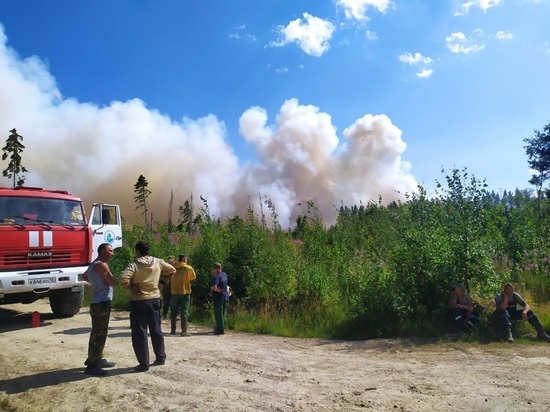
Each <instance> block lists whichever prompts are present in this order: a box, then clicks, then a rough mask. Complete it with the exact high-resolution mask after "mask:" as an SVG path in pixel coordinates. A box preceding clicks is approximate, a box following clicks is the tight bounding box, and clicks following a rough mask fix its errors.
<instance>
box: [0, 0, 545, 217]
mask: <svg viewBox="0 0 550 412" xmlns="http://www.w3.org/2000/svg"><path fill="white" fill-rule="evenodd" d="M548 16H550V1H548V0H471V1H465V0H456V1H455V0H437V1H426V0H424V1H421V0H407V1H399V0H395V1H389V0H339V1H334V0H315V1H300V2H297V1H285V0H264V1H260V2H259V1H248V0H247V1H244V0H243V1H241V0H234V1H213V0H201V1H176V0H159V1H144V0H133V1H131V0H117V1H108V0H98V1H93V2H92V1H87V2H84V1H81V2H74V1H69V0H58V1H55V2H44V1H40V0H18V1H15V0H12V1H3V2H1V3H0V25H1V30H2V32H3V34H0V37H2V39H0V49H1V50H0V92H1V93H0V94H1V95H2V96H3V97H0V109H2V110H0V126H1V128H0V130H4V131H5V136H6V137H7V135H8V130H10V129H11V128H13V127H17V129H18V131H19V132H20V133H21V134H22V135H23V136H24V138H25V141H24V142H25V144H26V146H27V149H26V152H25V156H24V163H25V160H26V162H27V168H28V169H29V170H30V172H29V174H28V176H27V183H29V184H37V185H42V186H48V187H50V186H55V187H56V188H68V189H70V190H71V191H74V192H75V193H78V194H80V195H82V196H83V197H84V198H85V199H87V200H89V201H92V200H98V197H99V198H100V199H99V200H101V201H116V202H119V203H123V204H124V203H125V202H126V201H127V200H126V199H128V198H130V199H131V196H132V190H133V184H134V183H135V181H136V180H137V177H138V176H139V174H143V175H144V176H145V177H146V178H147V179H148V181H149V183H150V190H151V191H152V192H153V195H152V198H151V206H152V208H153V209H154V210H155V213H156V216H157V217H158V218H159V219H164V216H165V214H166V203H167V201H168V200H167V199H168V198H169V193H170V189H172V190H173V191H174V193H175V195H174V196H175V204H176V205H177V204H181V203H182V202H183V201H184V200H185V199H186V198H188V197H189V196H190V194H191V193H192V194H193V195H194V198H195V200H197V199H198V197H199V195H203V196H205V197H207V198H208V201H209V204H210V206H211V210H212V211H213V213H215V214H218V215H222V216H223V215H231V214H233V213H238V212H239V211H241V210H242V209H243V207H246V203H247V202H249V200H248V199H249V198H253V200H251V201H250V202H251V203H254V204H256V203H258V200H257V199H256V200H254V198H255V197H258V194H261V195H262V197H263V198H267V197H269V198H271V199H272V200H273V201H274V203H275V205H276V207H277V210H278V212H279V215H280V217H281V220H282V221H283V224H284V225H292V222H293V221H294V219H295V217H296V216H297V214H299V213H300V206H298V203H301V202H303V201H304V200H306V199H310V198H311V199H314V200H315V201H316V202H318V204H319V205H320V209H321V211H322V213H323V215H324V216H325V217H326V218H327V220H328V221H330V220H331V218H333V216H334V213H333V212H334V206H335V205H339V204H340V203H341V202H344V203H346V204H352V203H358V202H363V203H365V202H368V201H371V200H373V199H377V197H378V195H382V197H383V199H385V200H388V201H389V200H393V199H395V198H398V197H399V195H398V192H403V191H412V190H414V188H415V187H416V184H417V183H419V184H421V185H423V186H425V187H427V188H430V187H434V186H435V180H436V179H437V180H444V175H442V174H441V168H442V167H443V168H445V169H446V170H450V169H452V168H453V167H458V168H463V167H467V168H468V170H469V171H470V172H471V173H473V174H474V175H475V176H476V177H478V178H480V179H484V178H485V179H486V180H487V183H488V184H489V188H490V189H493V190H495V191H502V190H504V189H512V190H513V189H515V188H516V187H519V188H526V187H529V185H528V183H527V182H528V180H529V178H530V171H529V170H528V167H527V159H526V156H525V151H524V149H523V145H524V143H523V139H524V138H526V137H531V136H532V135H533V129H542V127H543V126H544V125H545V124H547V123H548V122H550V103H549V98H548V96H550V82H549V81H548V73H549V72H550V26H549V25H548V24H547V18H548ZM4 183H5V184H8V182H4ZM92 198H93V199H92ZM130 202H131V200H130ZM126 209H127V210H128V212H127V213H128V214H129V213H130V212H131V211H132V210H133V205H131V204H128V205H127V206H126Z"/></svg>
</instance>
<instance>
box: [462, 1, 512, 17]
mask: <svg viewBox="0 0 550 412" xmlns="http://www.w3.org/2000/svg"><path fill="white" fill-rule="evenodd" d="M500 3H502V0H470V1H467V2H465V3H462V5H461V6H460V9H459V10H458V11H457V12H455V16H464V15H466V14H468V12H469V11H470V8H472V7H479V8H480V9H481V10H483V11H484V12H486V11H487V10H489V9H490V8H491V7H495V6H498V5H499V4H500Z"/></svg>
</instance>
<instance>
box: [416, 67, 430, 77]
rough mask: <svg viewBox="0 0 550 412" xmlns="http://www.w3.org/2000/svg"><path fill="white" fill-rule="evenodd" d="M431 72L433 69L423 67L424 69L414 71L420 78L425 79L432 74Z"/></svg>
mask: <svg viewBox="0 0 550 412" xmlns="http://www.w3.org/2000/svg"><path fill="white" fill-rule="evenodd" d="M433 72H434V71H433V70H432V69H424V70H422V71H420V72H418V73H416V76H417V77H420V78H421V79H427V78H429V77H430V76H431V75H432V74H433Z"/></svg>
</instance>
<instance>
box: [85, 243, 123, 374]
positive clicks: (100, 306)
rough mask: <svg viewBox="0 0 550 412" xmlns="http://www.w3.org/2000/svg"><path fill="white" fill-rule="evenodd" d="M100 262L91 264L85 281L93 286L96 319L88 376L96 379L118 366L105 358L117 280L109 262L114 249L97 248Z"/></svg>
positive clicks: (94, 320) (109, 246)
mask: <svg viewBox="0 0 550 412" xmlns="http://www.w3.org/2000/svg"><path fill="white" fill-rule="evenodd" d="M97 253H98V256H97V259H96V260H95V261H94V262H92V263H91V264H90V266H89V267H88V269H87V270H86V272H85V273H84V275H82V279H84V280H85V281H87V282H89V283H90V284H91V285H92V301H91V303H90V316H91V318H92V332H91V333H90V341H89V343H88V359H86V362H84V365H86V370H85V371H84V373H86V374H88V375H93V376H105V375H107V371H105V370H103V369H102V368H110V367H113V366H115V364H114V362H109V361H107V360H106V359H104V358H103V348H104V347H105V341H106V340H107V331H108V329H109V318H110V316H111V302H112V300H113V286H114V285H115V283H116V280H115V278H114V276H113V274H112V273H111V270H110V269H109V265H108V262H109V260H111V258H112V257H113V255H114V252H113V247H112V246H111V245H110V244H108V243H102V244H101V245H99V247H98V248H97Z"/></svg>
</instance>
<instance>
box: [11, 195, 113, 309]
mask: <svg viewBox="0 0 550 412" xmlns="http://www.w3.org/2000/svg"><path fill="white" fill-rule="evenodd" d="M101 243H109V244H110V245H112V246H113V248H117V247H120V246H122V225H121V217H120V208H119V206H118V205H110V204H102V203H96V204H94V205H93V207H92V210H91V214H90V217H89V219H86V215H85V211H84V206H83V203H82V201H81V200H80V198H78V197H76V196H74V195H71V194H70V193H68V192H66V191H62V190H45V189H42V188H34V187H17V188H4V187H0V305H1V304H10V303H32V302H34V301H36V300H38V299H42V298H46V297H48V298H49V300H50V307H51V309H52V312H53V313H54V315H56V316H59V317H68V316H74V315H75V314H76V313H78V311H79V310H80V308H81V306H82V298H83V296H84V285H86V284H87V283H86V282H85V281H83V280H82V274H83V273H84V272H85V271H86V269H87V267H88V265H89V264H90V263H91V262H92V261H93V260H94V259H95V258H96V257H97V247H98V246H99V245H100V244H101Z"/></svg>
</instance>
